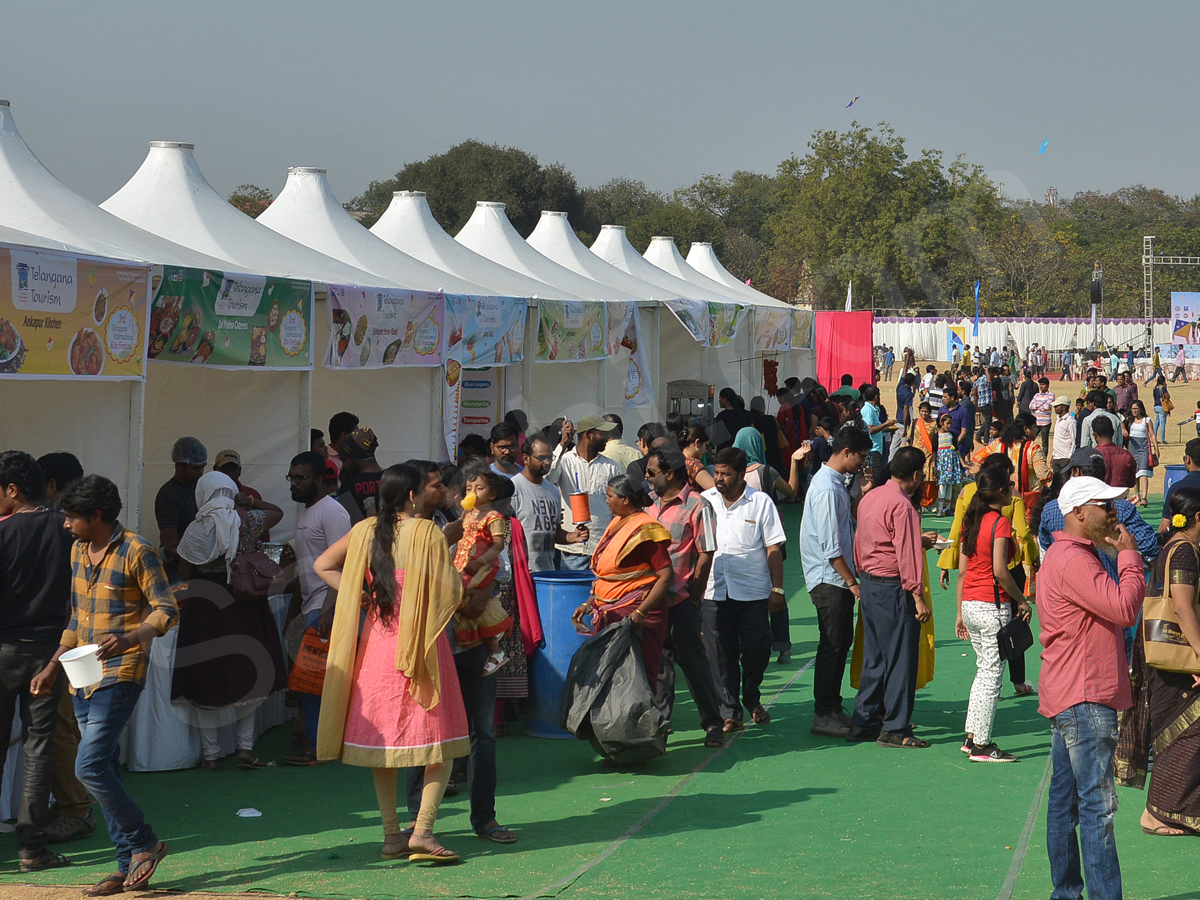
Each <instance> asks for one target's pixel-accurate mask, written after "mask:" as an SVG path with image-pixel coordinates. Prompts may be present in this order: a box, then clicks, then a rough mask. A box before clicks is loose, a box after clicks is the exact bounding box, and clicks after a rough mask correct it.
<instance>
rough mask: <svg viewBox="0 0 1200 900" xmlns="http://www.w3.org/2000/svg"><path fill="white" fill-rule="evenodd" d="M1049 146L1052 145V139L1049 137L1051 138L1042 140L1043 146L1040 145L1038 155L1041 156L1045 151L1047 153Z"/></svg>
mask: <svg viewBox="0 0 1200 900" xmlns="http://www.w3.org/2000/svg"><path fill="white" fill-rule="evenodd" d="M1048 146H1050V139H1049V138H1047V139H1046V140H1044V141H1042V146H1040V147H1038V152H1037V155H1038V156H1041V155H1042V154H1043V153H1045V152H1046V148H1047V147H1048Z"/></svg>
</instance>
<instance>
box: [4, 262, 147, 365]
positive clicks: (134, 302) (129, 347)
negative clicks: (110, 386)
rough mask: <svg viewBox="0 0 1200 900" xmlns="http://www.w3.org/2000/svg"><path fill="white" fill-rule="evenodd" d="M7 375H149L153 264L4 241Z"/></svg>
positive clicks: (5, 361) (5, 360)
mask: <svg viewBox="0 0 1200 900" xmlns="http://www.w3.org/2000/svg"><path fill="white" fill-rule="evenodd" d="M4 271H7V272H8V278H5V277H4V276H3V275H0V377H9V378H63V379H78V380H108V381H121V380H124V381H130V380H140V379H141V378H143V377H144V374H145V345H146V298H147V297H148V296H149V293H150V267H149V266H147V265H142V264H140V263H134V262H119V261H117V260H102V259H93V258H90V257H76V256H70V255H67V254H63V253H54V252H51V251H47V250H32V249H29V248H25V247H15V246H0V272H4Z"/></svg>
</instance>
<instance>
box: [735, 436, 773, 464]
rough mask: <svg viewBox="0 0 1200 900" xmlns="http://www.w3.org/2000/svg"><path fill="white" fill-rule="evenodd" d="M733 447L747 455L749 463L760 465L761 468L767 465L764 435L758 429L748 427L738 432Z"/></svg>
mask: <svg viewBox="0 0 1200 900" xmlns="http://www.w3.org/2000/svg"><path fill="white" fill-rule="evenodd" d="M733 446H735V447H737V448H738V449H739V450H741V451H742V452H743V453H745V454H746V461H747V462H749V463H752V464H753V463H758V464H759V465H760V466H765V465H766V464H767V450H766V447H764V446H763V439H762V434H761V433H760V432H759V430H758V429H757V428H751V427H746V428H743V429H741V430H740V431H738V433H737V434H736V435H735V436H734V438H733Z"/></svg>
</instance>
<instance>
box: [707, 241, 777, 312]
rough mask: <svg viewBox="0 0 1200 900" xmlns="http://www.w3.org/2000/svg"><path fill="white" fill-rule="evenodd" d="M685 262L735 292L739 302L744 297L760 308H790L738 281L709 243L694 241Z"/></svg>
mask: <svg viewBox="0 0 1200 900" xmlns="http://www.w3.org/2000/svg"><path fill="white" fill-rule="evenodd" d="M684 262H686V263H687V264H688V265H689V266H691V267H692V268H693V269H695V270H696V271H697V272H699V273H700V274H701V275H703V276H704V277H705V278H708V279H710V280H711V281H715V282H716V283H717V284H721V285H724V286H725V287H726V288H727V289H728V290H732V291H734V292H735V293H734V296H735V297H736V298H737V299H739V300H740V299H742V298H743V297H744V298H745V299H746V300H749V301H750V302H751V303H754V304H757V305H759V306H774V307H781V306H788V304H786V303H784V302H783V301H782V300H776V299H775V298H774V297H772V296H770V295H768V294H764V293H763V292H762V291H756V290H755V289H754V288H752V287H750V285H748V284H746V283H745V282H744V281H740V280H738V278H737V276H736V275H734V274H733V273H732V272H730V271H729V270H728V269H726V268H725V267H724V266H723V265H721V261H720V260H719V259H717V254H716V251H714V250H713V246H712V244H710V243H709V242H708V241H693V242H692V246H691V248H690V249H689V250H688V255H687V259H686V260H684ZM789 308H790V307H789Z"/></svg>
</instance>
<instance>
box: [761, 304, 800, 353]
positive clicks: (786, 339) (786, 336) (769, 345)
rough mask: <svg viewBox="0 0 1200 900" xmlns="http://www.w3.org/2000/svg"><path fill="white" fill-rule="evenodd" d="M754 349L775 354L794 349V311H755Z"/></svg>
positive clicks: (764, 309) (763, 309)
mask: <svg viewBox="0 0 1200 900" xmlns="http://www.w3.org/2000/svg"><path fill="white" fill-rule="evenodd" d="M754 349H755V350H757V351H760V352H763V353H774V352H777V351H780V350H791V349H792V311H791V310H790V309H766V308H764V307H755V309H754Z"/></svg>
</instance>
